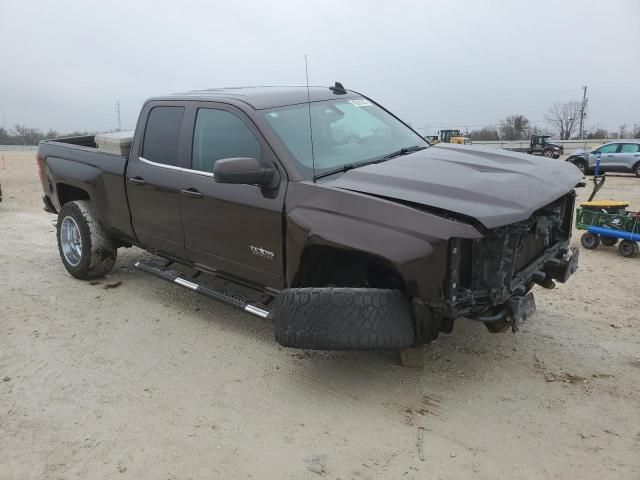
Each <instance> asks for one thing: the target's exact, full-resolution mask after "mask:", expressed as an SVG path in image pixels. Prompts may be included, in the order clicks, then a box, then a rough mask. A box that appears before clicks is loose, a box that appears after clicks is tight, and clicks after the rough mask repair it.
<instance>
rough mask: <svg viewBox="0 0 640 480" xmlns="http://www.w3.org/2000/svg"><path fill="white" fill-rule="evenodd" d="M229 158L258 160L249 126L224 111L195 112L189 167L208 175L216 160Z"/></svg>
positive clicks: (258, 155) (256, 145)
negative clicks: (196, 113)
mask: <svg viewBox="0 0 640 480" xmlns="http://www.w3.org/2000/svg"><path fill="white" fill-rule="evenodd" d="M233 157H251V158H255V159H258V160H260V144H259V143H258V140H257V139H256V137H255V136H254V135H253V133H252V132H251V130H249V127H247V126H246V125H245V123H244V122H243V121H242V120H241V119H240V118H239V117H237V116H236V115H234V114H233V113H230V112H227V111H225V110H214V109H210V108H201V109H199V110H198V115H197V117H196V126H195V131H194V133H193V154H192V158H191V168H192V169H193V170H198V171H202V172H212V171H213V165H214V164H215V163H216V162H217V161H218V160H220V159H222V158H233Z"/></svg>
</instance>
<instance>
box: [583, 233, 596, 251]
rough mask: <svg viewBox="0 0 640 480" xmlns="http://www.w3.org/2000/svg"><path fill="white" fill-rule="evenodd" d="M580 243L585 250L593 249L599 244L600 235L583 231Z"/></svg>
mask: <svg viewBox="0 0 640 480" xmlns="http://www.w3.org/2000/svg"><path fill="white" fill-rule="evenodd" d="M580 243H581V244H582V246H583V247H584V248H586V249H587V250H595V249H596V248H598V246H599V245H600V237H599V236H598V235H594V234H593V233H583V234H582V236H581V237H580Z"/></svg>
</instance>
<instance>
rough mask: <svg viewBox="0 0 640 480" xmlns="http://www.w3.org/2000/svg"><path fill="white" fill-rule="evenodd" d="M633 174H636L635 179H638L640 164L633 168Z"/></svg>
mask: <svg viewBox="0 0 640 480" xmlns="http://www.w3.org/2000/svg"><path fill="white" fill-rule="evenodd" d="M633 173H635V174H636V177H640V162H638V163H636V164H635V165H634V166H633Z"/></svg>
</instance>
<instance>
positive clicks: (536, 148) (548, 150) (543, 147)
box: [527, 135, 564, 158]
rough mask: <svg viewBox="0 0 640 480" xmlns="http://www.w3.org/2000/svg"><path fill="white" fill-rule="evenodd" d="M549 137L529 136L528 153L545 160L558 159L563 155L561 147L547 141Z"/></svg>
mask: <svg viewBox="0 0 640 480" xmlns="http://www.w3.org/2000/svg"><path fill="white" fill-rule="evenodd" d="M549 138H551V135H531V142H530V144H529V151H528V152H527V153H529V154H531V155H542V156H543V157H547V158H560V156H561V155H562V154H563V153H564V148H563V147H562V145H558V144H556V143H552V142H550V141H549Z"/></svg>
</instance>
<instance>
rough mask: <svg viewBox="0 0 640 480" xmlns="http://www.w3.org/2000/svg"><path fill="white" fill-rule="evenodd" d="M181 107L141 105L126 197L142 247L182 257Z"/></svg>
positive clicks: (182, 112) (160, 104)
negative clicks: (141, 109) (180, 183)
mask: <svg viewBox="0 0 640 480" xmlns="http://www.w3.org/2000/svg"><path fill="white" fill-rule="evenodd" d="M184 118H185V107H184V106H183V105H179V104H175V103H171V102H156V103H151V104H147V105H145V107H144V109H143V111H142V113H141V115H140V122H144V124H140V125H138V131H139V132H142V135H137V136H136V139H135V141H134V144H133V145H132V149H131V155H130V158H129V164H128V167H127V173H126V176H127V195H128V199H129V208H130V209H131V220H132V223H133V229H134V231H135V234H136V237H137V238H138V241H139V242H140V244H141V245H142V246H144V247H145V248H146V249H148V250H151V251H158V252H160V253H165V254H168V255H170V256H173V257H177V258H182V259H184V258H186V253H185V249H184V237H183V232H182V219H181V216H180V189H179V188H178V187H179V182H180V171H181V169H180V167H179V164H180V160H179V158H180V155H181V153H182V155H184V153H183V152H181V150H180V145H181V136H183V135H185V132H184V128H183V123H184V122H183V120H184Z"/></svg>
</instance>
